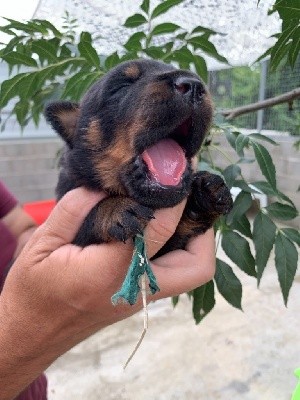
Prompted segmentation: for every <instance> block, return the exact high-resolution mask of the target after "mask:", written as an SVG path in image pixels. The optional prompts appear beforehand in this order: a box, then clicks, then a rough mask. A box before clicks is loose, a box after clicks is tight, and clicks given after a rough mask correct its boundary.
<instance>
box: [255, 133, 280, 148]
mask: <svg viewBox="0 0 300 400" xmlns="http://www.w3.org/2000/svg"><path fill="white" fill-rule="evenodd" d="M248 137H250V138H254V139H258V140H264V141H265V142H268V143H271V144H273V145H274V146H278V143H277V142H275V141H274V140H273V139H271V138H269V137H268V136H265V135H262V134H261V133H250V135H248Z"/></svg>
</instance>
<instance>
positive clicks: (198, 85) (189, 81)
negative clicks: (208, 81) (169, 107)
mask: <svg viewBox="0 0 300 400" xmlns="http://www.w3.org/2000/svg"><path fill="white" fill-rule="evenodd" d="M174 88H175V90H176V91H177V92H179V93H181V94H183V95H184V96H185V97H186V98H188V99H190V100H194V101H199V100H200V99H201V98H202V96H203V94H204V93H205V88H204V85H203V83H202V82H201V81H199V80H198V79H196V78H190V77H184V76H180V77H178V78H176V79H175V82H174Z"/></svg>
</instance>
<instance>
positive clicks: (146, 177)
mask: <svg viewBox="0 0 300 400" xmlns="http://www.w3.org/2000/svg"><path fill="white" fill-rule="evenodd" d="M45 116H46V119H47V120H48V122H50V124H51V125H52V127H53V128H54V129H55V130H56V131H57V132H58V133H59V134H60V136H61V137H62V138H63V139H64V140H65V142H66V148H65V151H64V154H63V156H62V160H61V172H60V177H59V182H58V186H57V195H58V198H61V197H62V196H63V195H64V194H65V193H66V192H67V191H69V190H71V189H73V188H75V187H77V186H85V187H87V188H90V189H93V190H104V191H106V192H107V193H108V194H109V197H108V198H106V199H104V200H102V201H101V202H99V204H97V205H96V206H95V207H94V208H93V209H92V210H91V212H90V213H89V215H88V217H87V218H86V220H85V222H84V224H83V225H82V227H81V229H80V230H79V232H78V234H77V236H76V238H75V240H74V243H75V244H78V245H80V246H86V245H88V244H91V243H101V242H108V241H111V240H123V241H125V240H127V239H128V238H131V237H134V236H135V235H136V234H137V233H140V232H142V231H143V229H144V228H145V226H146V224H147V222H148V221H149V220H150V219H151V218H152V217H153V212H154V210H156V209H158V208H164V207H171V206H174V205H175V204H178V203H179V202H180V201H182V200H183V199H184V198H185V197H188V202H187V205H186V208H185V211H184V214H183V216H182V219H181V221H180V223H179V225H178V228H177V231H176V233H175V234H174V236H173V237H172V238H171V239H170V241H169V242H168V243H167V244H166V246H165V247H164V248H163V249H162V251H161V252H160V254H161V253H162V252H166V251H169V250H171V249H174V248H180V247H181V248H183V247H184V246H185V244H186V242H187V240H188V239H189V238H190V237H192V236H195V235H196V234H199V233H204V232H205V231H206V230H207V229H208V228H209V227H211V226H212V224H213V223H214V221H215V220H216V218H218V216H219V215H221V214H225V213H227V212H228V211H229V210H230V208H231V206H232V200H231V196H230V193H229V190H228V189H227V187H226V186H225V184H224V182H223V180H222V179H221V178H220V177H218V176H217V175H212V174H210V173H208V172H198V173H193V172H192V167H191V159H192V157H194V156H195V155H196V154H197V152H198V151H199V149H200V146H201V143H202V142H203V139H204V137H205V134H206V132H207V130H208V128H209V126H210V124H211V119H212V104H211V99H210V95H209V93H208V92H207V89H206V87H205V86H204V84H203V83H202V81H201V80H200V79H199V77H198V76H197V75H195V74H193V73H191V72H189V71H183V70H177V69H175V68H174V67H173V66H171V65H167V64H164V63H161V62H157V61H153V60H135V61H129V62H125V63H123V64H120V65H119V66H117V67H116V68H114V69H112V70H111V71H110V72H109V73H108V74H107V75H106V76H104V77H103V78H102V79H101V80H100V81H98V82H97V83H96V84H94V85H93V86H92V87H91V89H90V90H89V91H88V92H87V94H86V95H85V97H84V98H83V100H82V102H81V103H80V104H76V103H71V102H57V103H52V104H50V105H48V107H47V108H46V111H45Z"/></svg>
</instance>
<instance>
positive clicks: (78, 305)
mask: <svg viewBox="0 0 300 400" xmlns="http://www.w3.org/2000/svg"><path fill="white" fill-rule="evenodd" d="M104 197H105V194H104V193H100V194H99V193H92V192H90V191H87V190H86V189H84V188H77V189H74V190H72V191H70V192H68V193H67V194H66V195H65V196H64V197H63V198H62V199H61V201H60V202H59V203H58V204H57V206H56V207H55V208H54V210H53V212H52V213H51V215H50V216H49V218H48V220H47V221H46V222H45V223H44V224H43V225H42V226H41V227H39V228H38V229H36V230H35V232H34V233H33V235H32V236H31V238H30V239H29V241H28V242H27V244H26V245H25V247H24V249H23V251H22V252H21V254H20V255H19V257H18V258H17V260H16V262H15V263H14V265H13V267H12V269H11V271H10V273H9V274H8V277H7V280H6V282H5V285H4V288H3V292H2V294H1V296H0V321H1V330H0V382H1V385H0V386H1V395H0V399H1V400H11V399H12V398H14V397H15V396H17V395H18V394H19V393H20V392H21V391H22V390H23V389H24V388H25V387H26V386H27V385H28V384H29V383H31V382H32V381H33V380H34V379H35V378H36V377H37V376H38V375H39V374H40V373H41V372H42V371H44V370H45V369H46V368H47V367H48V366H49V365H50V364H51V363H52V362H53V361H54V360H55V359H57V358H58V357H59V356H60V355H62V354H64V353H65V352H66V351H67V350H69V349H70V348H71V347H73V346H74V345H76V344H77V343H79V342H81V341H82V340H84V339H86V338H87V337H89V336H90V335H92V334H93V333H95V332H97V331H98V330H100V329H102V328H104V327H106V326H108V325H111V324H113V323H115V322H117V321H120V320H122V319H124V318H127V317H129V316H130V315H132V314H134V313H135V312H137V311H138V310H139V309H140V308H141V301H139V302H138V303H137V304H136V305H134V306H130V305H124V304H121V305H117V306H113V305H112V303H111V300H110V299H111V296H112V295H113V294H114V293H115V292H116V291H117V290H118V289H119V288H120V286H121V284H122V281H123V279H124V277H125V274H126V272H127V268H128V265H129V263H130V260H131V257H132V252H133V246H132V242H131V241H127V243H125V244H124V243H119V242H111V243H107V244H101V245H91V246H88V247H85V248H80V247H77V246H75V245H73V244H70V243H71V242H72V240H73V238H74V237H75V234H76V232H77V231H78V228H79V227H80V225H81V224H82V222H83V220H84V218H85V216H86V215H87V214H88V212H89V210H90V209H91V208H92V207H93V206H94V205H95V204H96V203H97V202H98V201H99V200H101V199H102V198H104ZM184 205H185V203H184V202H183V203H181V204H179V205H177V206H176V207H174V208H170V209H162V210H158V211H156V212H155V219H153V220H151V222H150V223H149V224H148V226H147V228H146V230H145V241H146V246H147V252H148V256H149V257H152V256H154V255H155V254H156V253H157V251H158V250H159V249H160V248H161V247H162V246H163V245H164V243H165V242H166V241H167V240H168V239H169V238H170V237H171V236H172V234H173V232H174V230H175V228H176V226H177V224H178V221H179V220H180V217H181V214H182V211H183V209H184ZM214 250H215V243H214V234H213V230H212V229H210V230H209V231H207V232H206V233H205V234H204V235H201V236H199V237H196V238H193V239H192V240H190V242H189V243H188V245H187V247H186V250H176V251H173V252H170V253H168V254H166V255H164V256H162V257H160V258H157V259H156V260H155V261H153V262H152V268H153V271H154V273H155V275H156V278H157V281H158V284H159V286H160V289H161V291H160V292H159V293H157V294H156V295H154V296H152V299H155V300H157V299H159V298H164V297H169V296H175V295H179V294H180V293H183V292H186V291H189V290H192V289H194V288H196V287H198V286H200V285H202V284H204V283H206V282H207V281H209V280H210V279H211V278H212V277H213V275H214V270H215V254H214Z"/></svg>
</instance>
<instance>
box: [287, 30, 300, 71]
mask: <svg viewBox="0 0 300 400" xmlns="http://www.w3.org/2000/svg"><path fill="white" fill-rule="evenodd" d="M294 35H295V38H294V43H293V46H292V47H291V49H290V51H289V63H290V66H291V67H292V68H294V66H295V63H296V61H297V58H298V55H299V53H300V27H299V28H297V30H296V31H295V33H294ZM296 38H297V39H296Z"/></svg>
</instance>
